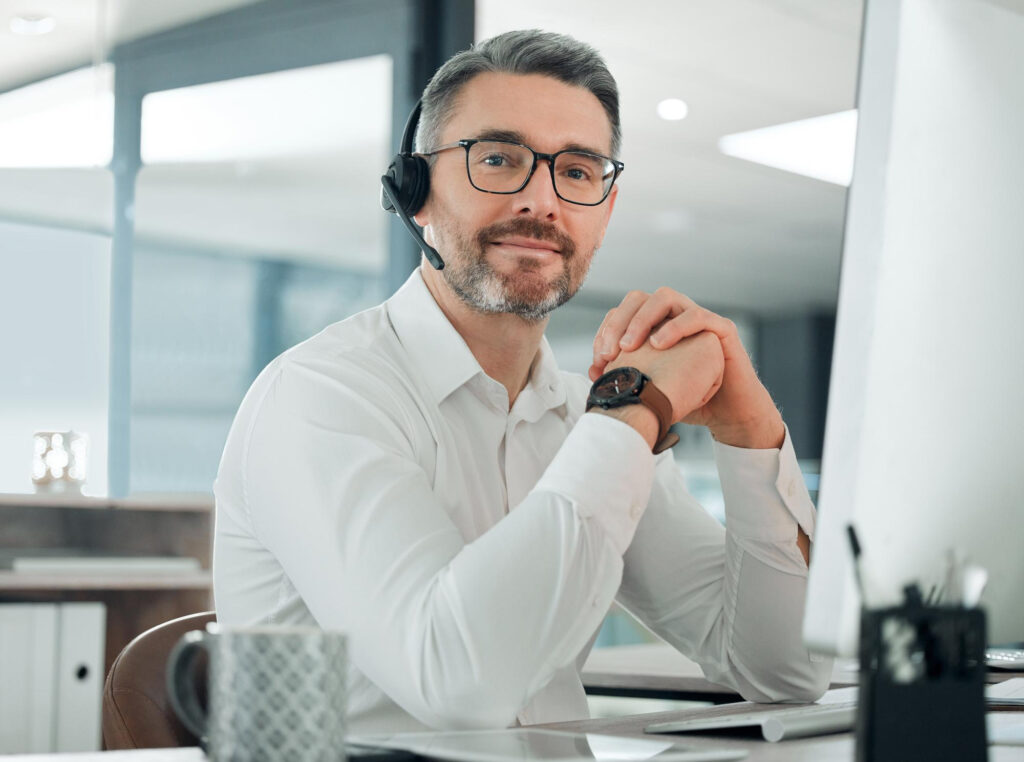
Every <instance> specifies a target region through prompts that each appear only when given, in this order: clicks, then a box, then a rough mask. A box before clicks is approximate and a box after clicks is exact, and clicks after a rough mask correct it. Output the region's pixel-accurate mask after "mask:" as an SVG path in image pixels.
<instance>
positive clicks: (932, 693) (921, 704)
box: [856, 603, 987, 762]
mask: <svg viewBox="0 0 1024 762" xmlns="http://www.w3.org/2000/svg"><path fill="white" fill-rule="evenodd" d="M985 674H986V664H985V613H984V611H982V610H981V609H977V608H964V607H960V606H926V605H923V604H919V603H918V604H914V603H908V604H906V605H903V606H895V607H892V608H885V609H864V610H863V611H862V612H861V631H860V690H859V699H858V711H857V755H856V758H857V762H890V761H891V762H913V761H914V760H928V762H935V761H936V760H956V761H957V762H985V760H986V758H987V756H986V755H987V749H986V738H985Z"/></svg>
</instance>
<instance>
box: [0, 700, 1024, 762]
mask: <svg viewBox="0 0 1024 762" xmlns="http://www.w3.org/2000/svg"><path fill="white" fill-rule="evenodd" d="M679 715H680V712H659V713H657V714H643V715H633V716H631V717H617V718H615V719H604V720H583V721H579V722H563V723H558V724H552V725H545V726H543V727H549V728H553V729H561V730H575V731H583V732H587V733H613V734H616V735H627V736H629V735H633V736H642V735H643V727H644V725H646V724H647V723H650V722H656V721H659V720H668V719H672V718H674V717H678V716H679ZM992 716H993V717H994V721H995V722H996V724H997V725H1003V724H1012V723H1014V722H1020V721H1021V715H1020V714H1013V713H1007V714H995V715H992ZM643 737H645V738H651V736H643ZM686 743H687V744H689V745H692V746H700V747H705V748H708V749H721V748H743V749H746V750H747V753H748V755H749V756H748V757H747V762H853V758H854V738H853V735H852V734H851V733H840V734H836V735H829V736H818V737H816V738H798V739H794V740H791V741H782V742H780V743H768V742H766V741H755V740H744V739H732V738H730V739H719V738H709V737H707V736H687V737H686ZM4 761H5V762H8V761H9V762H207V760H206V756H205V755H204V754H203V753H202V752H201V751H200V750H199V749H197V748H187V749H146V750H139V751H106V752H92V753H84V754H31V755H14V756H9V757H4ZM988 762H1024V746H990V747H989V748H988Z"/></svg>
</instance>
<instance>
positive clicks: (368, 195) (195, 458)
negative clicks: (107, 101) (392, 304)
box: [131, 56, 392, 493]
mask: <svg viewBox="0 0 1024 762" xmlns="http://www.w3.org/2000/svg"><path fill="white" fill-rule="evenodd" d="M391 82H392V71H391V59H390V58H389V57H388V56H373V57H370V58H362V59H355V60H351V61H345V62H341V63H333V64H327V65H322V66H315V67H309V68H302V69H292V70H287V71H283V72H275V73H272V74H265V75H260V76H254V77H245V78H240V79H234V80H228V81H223V82H215V83H212V84H207V85H199V86H195V87H188V88H182V89H179V90H171V91H165V92H157V93H153V94H151V95H148V96H147V97H146V98H145V99H144V100H143V109H142V159H143V164H144V166H143V169H142V171H141V172H140V173H139V176H138V181H137V184H136V196H135V198H136V203H135V242H134V272H133V310H132V324H133V335H132V347H131V358H132V360H131V362H132V365H131V375H132V398H131V491H132V492H133V493H140V492H206V493H208V492H210V490H211V488H212V483H213V479H214V477H215V475H216V471H217V465H218V462H219V459H220V453H221V450H222V448H223V445H224V440H225V437H226V434H227V431H228V428H229V426H230V424H231V421H232V419H233V417H234V414H235V411H236V410H237V409H238V405H239V403H240V402H241V400H242V396H243V395H244V394H245V391H246V389H247V388H248V386H249V384H250V383H251V382H252V380H253V378H255V376H256V374H257V373H258V372H259V371H260V370H261V369H262V368H263V367H264V366H265V365H266V364H267V363H268V362H269V361H270V360H271V359H273V358H274V357H275V356H276V355H277V354H279V353H280V352H282V351H284V350H285V349H286V348H287V347H289V346H291V345H293V344H295V343H297V342H299V341H301V340H303V339H305V338H308V337H309V336H311V335H312V334H314V333H315V332H317V331H319V330H320V329H322V328H323V327H324V326H326V325H328V324H329V323H331V322H334V321H336V320H340V319H342V318H344V317H347V316H348V315H351V314H353V313H354V312H357V311H359V310H361V309H364V308H365V307H368V306H370V305H372V304H375V303H377V302H379V301H380V300H381V299H383V298H384V296H385V294H384V293H383V291H384V277H385V270H386V261H387V243H386V238H385V232H386V227H385V225H386V222H387V220H386V216H385V215H384V214H383V213H382V212H381V211H380V208H379V205H378V201H377V195H378V187H379V177H380V175H381V173H382V171H383V169H384V168H385V167H386V165H387V161H388V158H389V156H390V153H391V152H392V149H391V146H390V134H391V118H390V111H391Z"/></svg>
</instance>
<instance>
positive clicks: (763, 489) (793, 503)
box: [714, 428, 815, 574]
mask: <svg viewBox="0 0 1024 762" xmlns="http://www.w3.org/2000/svg"><path fill="white" fill-rule="evenodd" d="M714 448H715V462H716V463H717V465H718V473H719V476H720V478H721V480H722V494H723V496H724V498H725V514H726V526H727V527H728V531H729V534H730V536H731V537H732V538H733V539H734V540H736V541H738V542H739V543H740V544H741V545H743V547H744V548H745V550H747V551H748V552H750V553H752V554H753V555H755V556H756V557H758V558H759V559H760V560H762V561H764V562H765V563H768V564H771V565H772V566H775V567H776V568H780V569H786V570H789V571H796V572H798V573H801V574H806V572H807V564H806V562H805V561H804V560H803V556H802V555H801V554H800V551H799V549H798V548H797V546H796V542H795V540H796V526H794V525H799V526H800V528H801V529H803V530H804V532H805V533H806V534H807V536H808V537H810V538H811V539H813V538H814V522H815V508H814V503H812V502H811V497H810V495H809V494H808V493H807V487H806V485H805V484H804V479H803V475H802V474H801V473H800V466H799V464H798V463H797V460H796V453H795V452H794V450H793V443H792V439H791V437H790V434H789V429H788V428H787V429H786V436H785V439H784V440H783V443H782V446H781V447H780V448H778V449H774V448H773V449H768V450H752V449H746V448H742V447H732V446H730V445H726V444H722V443H720V442H715V445H714Z"/></svg>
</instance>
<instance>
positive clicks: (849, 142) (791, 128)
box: [718, 110, 857, 185]
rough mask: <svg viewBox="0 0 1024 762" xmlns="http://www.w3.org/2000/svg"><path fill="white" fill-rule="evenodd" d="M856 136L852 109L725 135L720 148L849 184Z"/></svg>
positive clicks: (772, 164)
mask: <svg viewBox="0 0 1024 762" xmlns="http://www.w3.org/2000/svg"><path fill="white" fill-rule="evenodd" d="M856 139H857V112H856V111H855V110H851V111H840V112H838V113H835V114H826V115H824V116H817V117H813V118H811V119H801V120H800V121H798V122H788V123H786V124H777V125H774V126H772V127H763V128H761V129H759V130H751V131H750V132H738V133H736V134H735V135H726V136H725V137H724V138H722V139H720V140H719V141H718V148H719V149H720V150H721V151H722V153H724V154H727V155H728V156H735V157H736V158H738V159H746V160H747V161H753V162H757V163H758V164H765V165H767V166H769V167H775V168H776V169H784V170H786V171H787V172H794V173H796V174H799V175H805V176H807V177H814V178H817V179H818V180H825V181H826V182H830V183H835V184H836V185H849V184H850V179H851V177H852V176H853V150H854V144H855V142H856Z"/></svg>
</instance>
